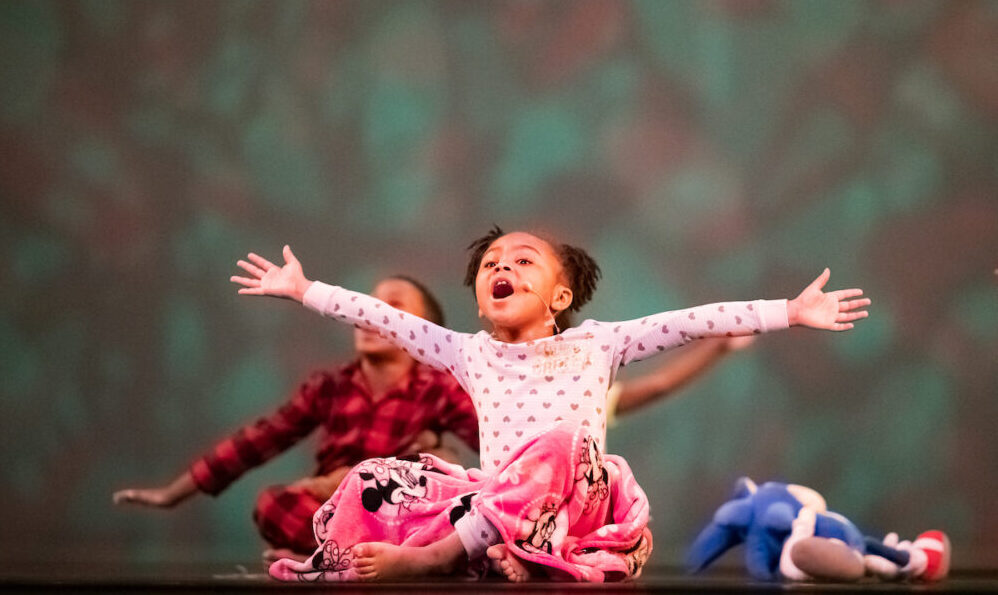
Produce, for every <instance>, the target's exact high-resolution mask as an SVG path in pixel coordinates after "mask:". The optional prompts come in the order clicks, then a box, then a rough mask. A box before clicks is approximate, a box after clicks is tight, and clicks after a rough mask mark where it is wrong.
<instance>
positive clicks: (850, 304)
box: [787, 269, 870, 331]
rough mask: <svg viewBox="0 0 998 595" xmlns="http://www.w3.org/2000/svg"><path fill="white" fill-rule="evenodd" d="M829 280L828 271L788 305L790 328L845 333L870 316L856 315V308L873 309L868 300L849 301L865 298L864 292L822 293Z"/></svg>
mask: <svg viewBox="0 0 998 595" xmlns="http://www.w3.org/2000/svg"><path fill="white" fill-rule="evenodd" d="M830 276H831V272H830V271H829V270H828V269H825V270H824V271H822V273H821V274H820V275H818V278H817V279H815V280H814V281H813V282H811V284H810V285H808V286H807V287H805V288H804V291H802V292H800V295H798V296H797V297H796V298H794V299H792V300H790V301H789V302H787V316H788V318H789V321H790V326H794V325H798V324H799V325H802V326H809V327H811V328H817V329H827V330H831V331H845V330H849V329H851V328H852V327H853V324H852V321H853V320H858V319H860V318H866V317H867V316H868V315H869V313H868V312H867V311H865V310H861V311H856V309H857V308H862V307H864V306H869V305H870V300H869V299H868V298H863V299H858V300H850V299H849V298H854V297H858V296H861V295H863V290H862V289H840V290H838V291H830V292H828V293H824V292H822V291H821V288H822V287H824V286H825V283H827V282H828V278H829V277H830Z"/></svg>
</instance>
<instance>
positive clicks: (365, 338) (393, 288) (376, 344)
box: [353, 279, 427, 355]
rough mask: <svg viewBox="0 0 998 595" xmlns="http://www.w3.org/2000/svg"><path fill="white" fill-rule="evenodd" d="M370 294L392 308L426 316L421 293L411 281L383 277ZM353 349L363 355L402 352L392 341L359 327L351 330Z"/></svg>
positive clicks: (422, 316)
mask: <svg viewBox="0 0 998 595" xmlns="http://www.w3.org/2000/svg"><path fill="white" fill-rule="evenodd" d="M371 296H373V297H376V298H378V299H379V300H381V301H383V302H385V303H386V304H388V305H389V306H392V307H393V308H398V309H399V310H402V311H403V312H408V313H409V314H412V315H413V316H419V317H420V318H426V316H427V312H426V303H425V302H424V301H423V294H422V293H420V291H419V289H417V288H416V286H414V285H413V284H412V283H409V282H408V281H405V280H402V279H385V280H384V281H382V282H380V283H378V284H377V285H376V286H375V287H374V291H372V292H371ZM353 344H354V349H356V350H357V352H358V353H361V354H364V355H376V354H380V355H385V354H389V353H391V354H394V353H395V352H400V353H401V352H402V350H401V349H399V348H398V347H396V346H395V345H394V344H393V343H391V342H390V341H388V340H387V339H385V338H384V337H382V336H381V335H379V334H378V332H377V331H369V330H364V329H360V328H356V329H354V332H353Z"/></svg>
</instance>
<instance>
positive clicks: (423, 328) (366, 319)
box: [302, 281, 469, 376]
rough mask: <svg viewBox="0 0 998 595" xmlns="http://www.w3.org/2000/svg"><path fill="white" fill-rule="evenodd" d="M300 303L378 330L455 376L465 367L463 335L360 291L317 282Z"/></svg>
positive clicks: (427, 361) (338, 318)
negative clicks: (460, 356) (462, 349)
mask: <svg viewBox="0 0 998 595" xmlns="http://www.w3.org/2000/svg"><path fill="white" fill-rule="evenodd" d="M302 304H303V305H304V306H305V307H307V308H309V309H311V310H314V311H316V312H318V313H320V314H322V315H323V316H328V317H331V318H335V319H337V320H341V321H343V322H349V323H352V324H353V325H354V326H356V327H359V328H364V329H374V330H377V331H378V332H379V333H381V335H383V336H384V337H386V338H388V340H390V341H391V342H392V343H394V344H395V345H397V346H399V347H400V348H401V349H403V350H405V352H406V353H408V354H409V355H410V356H411V357H412V358H414V359H416V360H418V361H420V362H423V363H424V364H426V365H428V366H431V367H433V368H436V369H438V370H442V371H445V372H450V373H452V374H455V376H457V375H458V374H457V373H458V372H459V371H461V370H463V369H464V362H463V361H462V360H461V359H460V358H459V357H458V355H459V353H460V350H461V346H462V345H463V342H464V339H465V337H467V336H469V335H465V334H464V333H457V332H454V331H452V330H449V329H446V328H444V327H442V326H439V325H436V324H433V323H432V322H429V321H427V320H424V319H422V318H420V317H418V316H413V315H412V314H409V313H408V312H403V311H401V310H398V309H396V308H393V307H392V306H389V305H388V304H386V303H385V302H383V301H381V300H379V299H376V298H373V297H371V296H369V295H366V294H363V293H357V292H355V291H350V290H348V289H344V288H342V287H336V286H334V285H327V284H325V283H322V282H319V281H316V282H314V283H312V285H311V286H310V287H309V288H308V290H307V291H306V292H305V295H304V296H303V298H302Z"/></svg>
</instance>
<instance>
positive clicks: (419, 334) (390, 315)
mask: <svg viewBox="0 0 998 595" xmlns="http://www.w3.org/2000/svg"><path fill="white" fill-rule="evenodd" d="M248 258H249V260H250V261H252V262H247V261H245V260H240V261H239V262H238V263H237V264H238V266H239V268H241V269H243V270H244V271H246V272H247V273H249V276H237V275H233V276H232V277H231V278H230V280H231V281H232V282H233V283H237V284H239V285H242V286H243V287H242V288H241V289H240V290H239V293H240V294H243V295H260V296H271V297H279V298H285V299H290V300H294V301H296V302H301V303H302V304H303V305H305V306H306V307H308V308H309V309H312V310H315V311H316V312H318V313H320V314H322V315H323V316H328V317H331V318H336V319H338V320H341V321H343V322H348V323H351V324H353V325H354V326H356V327H358V328H364V329H372V330H376V331H378V332H379V333H380V334H381V335H382V336H384V337H385V338H387V339H388V340H389V341H391V342H392V343H394V344H395V345H397V346H398V347H400V348H401V349H403V350H404V351H405V352H406V353H408V354H409V355H410V356H411V357H412V358H414V359H416V360H419V361H421V362H423V363H425V364H427V365H429V366H433V367H434V368H437V369H439V370H444V371H446V372H450V373H451V374H453V375H454V377H455V378H457V379H458V381H459V382H462V383H463V381H464V378H462V376H463V374H462V373H461V372H463V371H464V365H463V359H462V358H460V357H458V355H459V353H460V351H461V349H463V340H462V339H463V337H464V335H463V334H462V333H455V332H454V331H451V330H449V329H446V328H444V327H442V326H438V325H436V324H434V323H432V322H429V321H427V320H424V319H422V318H419V317H418V316H414V315H412V314H409V313H408V312H403V311H401V310H398V309H396V308H393V307H391V306H389V305H388V304H386V303H385V302H383V301H381V300H378V299H376V298H373V297H371V296H369V295H366V294H363V293H357V292H354V291H350V290H348V289H344V288H342V287H336V286H332V285H327V284H325V283H322V282H318V281H314V282H313V281H310V280H309V279H307V278H306V277H305V274H304V272H303V271H302V266H301V263H300V262H298V259H297V258H295V255H294V254H293V253H292V252H291V248H290V247H288V246H284V262H285V264H284V266H277V265H276V264H274V263H272V262H270V261H269V260H267V259H266V258H263V257H262V256H259V255H257V254H254V253H252V252H251V253H250V254H249V257H248Z"/></svg>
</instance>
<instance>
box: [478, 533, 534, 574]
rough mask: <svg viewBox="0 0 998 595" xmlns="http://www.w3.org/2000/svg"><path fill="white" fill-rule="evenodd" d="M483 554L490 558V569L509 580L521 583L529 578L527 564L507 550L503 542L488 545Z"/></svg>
mask: <svg viewBox="0 0 998 595" xmlns="http://www.w3.org/2000/svg"><path fill="white" fill-rule="evenodd" d="M485 555H487V556H488V557H489V558H490V559H491V560H492V569H493V570H495V571H496V572H499V573H502V574H504V575H506V579H507V580H509V581H510V582H512V583H522V582H524V581H528V580H530V571H529V570H527V566H526V565H525V564H524V563H523V561H521V560H520V559H519V558H517V557H516V556H514V555H513V554H512V552H510V551H509V548H507V547H506V544H505V543H497V544H496V545H493V546H489V549H487V550H485Z"/></svg>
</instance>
